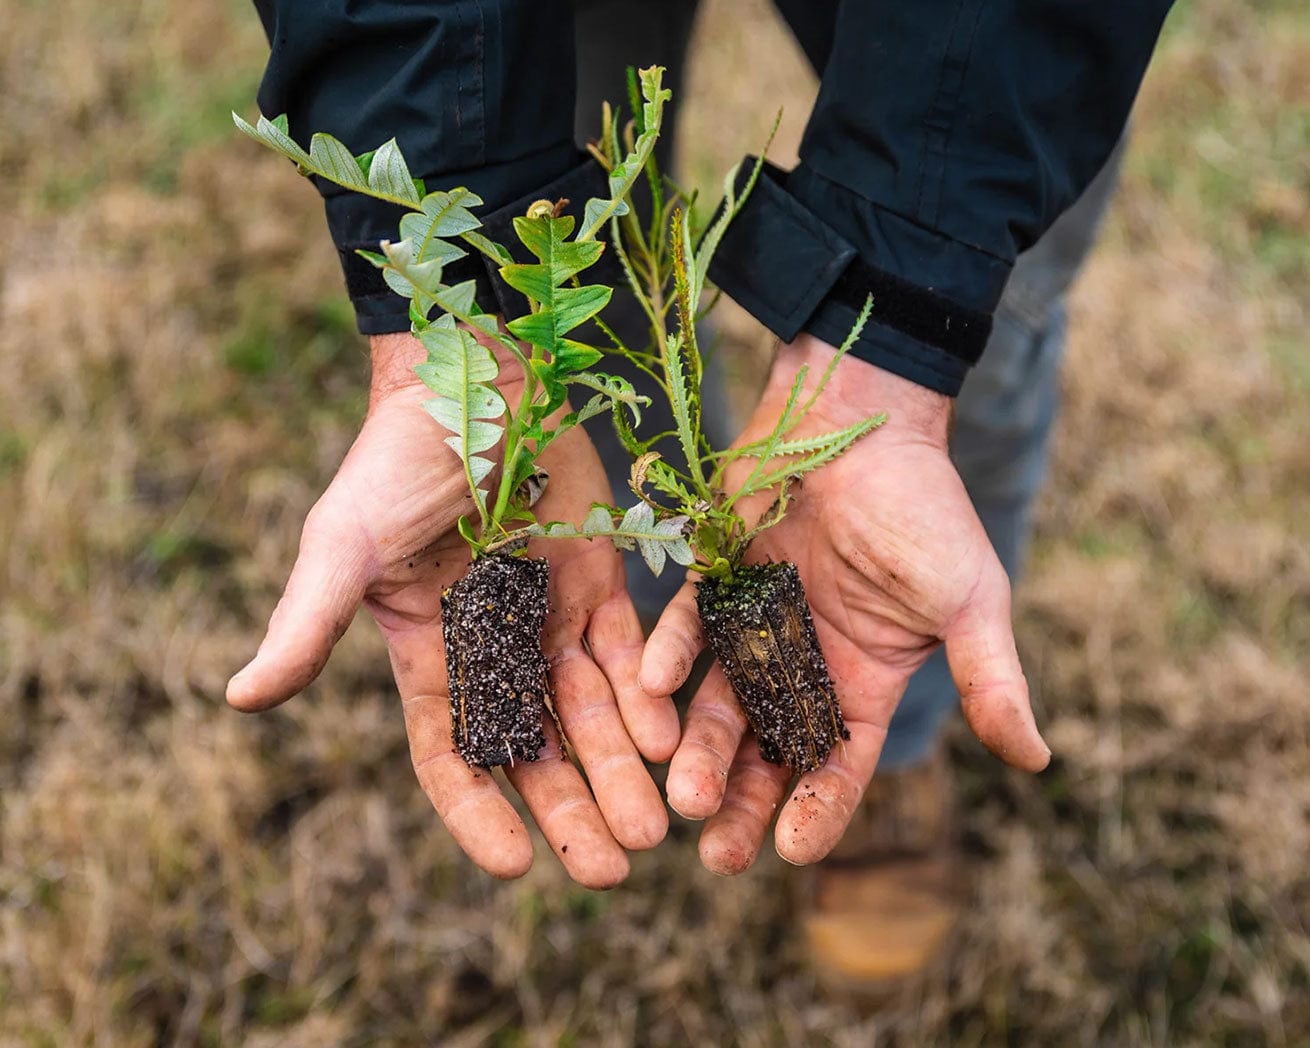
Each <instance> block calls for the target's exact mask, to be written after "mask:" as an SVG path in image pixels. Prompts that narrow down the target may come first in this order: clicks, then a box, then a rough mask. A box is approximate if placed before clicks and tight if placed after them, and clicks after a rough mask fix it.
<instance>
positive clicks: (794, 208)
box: [710, 158, 1010, 396]
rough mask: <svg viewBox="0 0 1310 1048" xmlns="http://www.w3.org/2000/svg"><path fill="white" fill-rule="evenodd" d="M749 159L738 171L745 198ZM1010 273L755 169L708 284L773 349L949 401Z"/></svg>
mask: <svg viewBox="0 0 1310 1048" xmlns="http://www.w3.org/2000/svg"><path fill="white" fill-rule="evenodd" d="M753 163H754V160H753V158H748V159H747V163H746V164H744V165H743V174H742V175H741V176H740V178H739V183H738V190H739V191H740V190H742V189H744V180H745V178H746V177H748V171H749V168H750V165H751V164H753ZM1009 271H1010V263H1009V262H1007V261H1006V260H1004V259H1000V258H997V257H995V256H993V255H990V254H988V253H986V252H984V251H981V250H979V249H977V248H974V247H971V246H969V245H967V244H962V243H960V242H959V241H956V240H953V239H951V238H950V237H946V236H943V235H942V234H941V233H938V232H937V231H935V230H930V229H927V228H925V227H923V226H920V225H917V224H915V223H913V222H910V221H909V220H907V219H905V218H903V217H901V216H899V215H896V214H894V213H892V212H889V211H887V210H886V209H884V208H881V207H879V206H878V205H877V204H875V203H873V202H872V201H869V200H865V199H864V198H862V197H859V196H857V195H856V194H854V193H852V192H850V191H849V190H846V189H844V188H843V187H841V186H838V185H836V184H835V183H832V182H828V181H827V180H825V179H823V178H822V177H821V176H818V175H816V174H815V173H813V172H812V171H809V170H808V169H806V168H805V167H804V165H801V167H798V168H797V169H796V171H794V172H791V173H790V174H788V173H786V172H783V171H780V170H779V169H778V168H776V167H774V166H773V165H771V164H766V165H765V166H764V168H763V170H762V171H761V175H760V179H759V181H758V182H757V183H756V185H755V188H754V190H753V191H752V193H751V195H750V197H749V198H748V200H747V202H746V205H745V207H744V208H743V209H742V212H741V214H740V215H738V216H737V218H736V219H735V220H734V221H733V223H732V224H731V225H730V226H729V227H728V231H727V234H726V235H725V236H724V238H723V242H722V244H721V245H720V247H719V250H718V251H717V252H716V254H715V257H714V261H713V262H712V263H711V265H710V278H711V279H712V280H713V281H714V283H715V284H717V285H718V286H719V287H720V288H722V289H723V291H724V292H726V293H727V294H728V295H729V296H731V297H732V298H733V299H735V300H736V301H737V303H738V304H739V305H741V306H742V307H743V308H745V309H746V310H747V311H748V312H750V313H751V314H752V315H754V316H755V317H756V318H757V319H758V320H759V321H760V322H761V323H763V324H764V325H765V326H766V327H767V328H769V330H771V331H772V332H773V333H774V334H775V335H777V336H778V337H779V338H780V339H782V340H783V341H784V342H790V341H792V340H793V339H794V338H795V337H796V336H797V335H798V334H800V332H801V331H808V332H810V333H811V334H813V335H815V336H817V337H818V338H821V339H823V340H824V341H825V342H828V343H831V344H832V345H840V344H841V343H842V342H843V341H845V339H846V337H847V335H848V334H849V333H850V330H851V328H852V326H853V325H854V323H855V320H856V317H857V316H858V315H859V311H860V309H861V308H862V307H863V305H864V302H865V300H866V298H867V297H868V296H870V295H872V297H873V309H872V312H871V314H870V317H869V321H868V323H866V324H865V326H864V330H863V331H862V332H861V333H860V336H859V338H858V339H857V340H856V341H855V343H854V344H853V345H852V347H851V354H852V355H853V356H855V357H857V358H859V359H861V360H865V361H868V362H869V363H871V364H875V365H877V366H878V367H881V368H884V369H885V370H887V371H890V372H892V373H894V374H897V375H900V376H902V377H904V378H908V379H910V380H911V381H913V382H917V383H919V384H920V385H923V386H927V387H928V388H929V389H932V390H935V391H936V392H939V393H944V394H947V395H948V396H955V395H956V394H957V393H959V391H960V386H961V385H962V384H963V382H964V377H965V375H966V374H967V373H968V370H969V368H970V367H971V366H972V365H973V364H974V363H976V362H977V360H978V357H979V356H980V355H981V353H982V350H983V347H984V346H985V344H986V341H987V336H988V335H989V334H990V331H991V314H992V312H993V311H994V310H995V308H996V304H997V302H998V300H999V299H1000V295H1001V291H1002V290H1003V288H1004V286H1005V281H1006V278H1007V277H1008V275H1009Z"/></svg>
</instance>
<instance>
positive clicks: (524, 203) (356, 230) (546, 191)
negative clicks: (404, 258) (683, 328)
mask: <svg viewBox="0 0 1310 1048" xmlns="http://www.w3.org/2000/svg"><path fill="white" fill-rule="evenodd" d="M584 156H585V154H583V153H580V152H579V151H578V150H577V149H575V148H574V147H572V146H570V147H569V149H568V152H567V155H566V156H565V157H564V159H565V161H566V163H565V164H564V165H563V167H564V170H563V174H561V175H559V177H556V178H554V179H552V180H551V181H550V182H547V183H546V184H545V185H541V183H540V181H539V180H538V181H536V182H532V181H526V184H525V180H524V179H522V178H517V179H514V180H513V182H512V183H511V184H513V185H514V189H513V193H512V194H508V193H506V192H505V191H504V189H503V186H504V185H505V184H506V183H505V180H504V179H503V178H502V179H497V180H496V181H497V182H498V184H499V186H500V187H502V188H501V189H500V191H499V192H496V191H491V192H489V191H488V190H487V188H486V183H487V182H488V181H489V179H488V174H491V175H493V176H494V175H495V174H496V172H494V171H490V172H489V171H486V170H484V171H480V172H478V173H477V174H476V175H473V174H469V175H468V176H464V175H461V174H460V173H454V174H444V175H438V176H435V177H434V178H431V179H425V182H427V184H428V185H429V187H433V186H434V184H438V185H443V186H444V185H455V184H458V183H459V182H460V181H461V179H463V184H465V185H467V187H468V188H469V189H472V190H473V191H474V192H475V193H477V194H478V195H479V196H482V197H483V199H485V200H502V201H503V200H506V199H508V200H509V203H507V204H503V205H502V206H500V207H497V208H496V209H495V210H494V211H486V210H485V209H483V210H481V211H480V213H479V216H478V217H479V218H481V220H482V227H481V229H480V230H479V231H480V232H481V233H483V234H484V235H485V236H487V237H488V238H490V239H491V240H494V241H496V242H497V243H500V244H503V245H504V246H505V247H506V248H508V249H509V251H510V253H511V254H512V255H514V257H515V259H516V260H517V261H523V262H531V261H533V260H532V259H531V258H530V257H528V256H527V255H526V253H525V252H524V250H523V248H522V247H521V245H519V243H518V238H517V237H516V236H515V235H514V226H513V220H514V218H515V217H517V216H519V215H523V214H526V213H527V210H528V207H529V206H530V205H531V204H532V203H533V202H534V201H536V200H542V199H546V200H559V199H567V200H568V204H567V206H566V207H565V208H564V213H565V214H570V215H573V216H574V217H575V218H577V219H578V220H579V221H580V220H581V218H582V212H583V210H584V209H585V208H586V205H587V201H588V200H589V199H590V198H592V197H603V196H606V195H607V193H608V181H607V178H606V175H605V171H604V169H603V168H602V167H601V166H600V165H599V164H598V163H596V162H595V161H594V160H589V159H588V160H583V159H582V158H583V157H584ZM538 162H539V163H540V160H539V161H538ZM552 167H554V168H555V169H556V170H559V165H558V164H557V163H551V164H549V165H546V170H549V169H550V168H552ZM535 170H536V171H537V172H538V175H540V172H541V170H542V167H541V166H538V167H536V168H535ZM324 205H325V208H326V211H327V219H328V228H329V230H330V231H331V233H332V240H333V242H334V243H335V244H336V248H337V255H338V257H339V258H340V261H341V270H342V273H343V274H344V276H345V280H346V291H347V293H348V294H349V295H350V302H351V305H352V306H354V308H355V322H356V325H357V326H358V328H359V330H360V332H361V333H362V334H365V335H382V334H388V333H390V332H394V331H408V330H409V303H408V301H406V300H405V299H404V298H401V297H400V296H399V295H397V294H396V293H395V292H393V291H392V290H391V289H390V288H389V287H387V284H386V281H385V280H384V279H383V277H382V272H381V270H379V269H377V268H375V267H374V266H373V264H372V263H371V262H369V261H367V260H366V259H363V258H360V257H359V255H357V254H356V253H355V252H356V251H357V250H359V249H361V248H362V249H364V250H365V251H376V250H377V249H378V244H379V243H381V242H382V241H383V240H395V239H396V238H397V237H398V236H399V231H398V230H399V225H400V219H401V216H403V215H404V214H405V213H406V209H404V208H401V207H398V206H396V205H394V204H388V203H386V202H384V201H381V200H374V199H373V198H371V197H366V196H363V195H361V194H358V193H351V192H348V191H342V192H339V193H331V194H330V195H327V196H326V197H325V200H324ZM611 267H612V268H611ZM499 268H500V267H499V266H498V265H497V264H496V263H495V262H493V261H492V260H491V259H489V258H487V257H486V256H485V255H483V254H482V253H481V252H478V251H475V250H473V249H472V248H470V249H468V254H467V255H466V256H465V257H464V258H461V259H458V260H456V261H454V262H452V263H450V264H449V265H447V266H446V267H445V280H446V283H450V284H454V283H459V282H461V281H464V280H476V281H477V282H478V296H477V300H478V303H479V305H481V306H482V307H483V308H484V309H487V310H488V311H497V312H500V313H502V314H508V315H516V314H517V313H522V312H523V311H525V310H526V308H527V303H526V300H525V299H523V297H522V296H521V295H519V293H518V292H517V291H514V290H513V289H512V288H510V287H509V286H508V285H507V284H505V282H504V281H502V280H501V279H500V274H499ZM592 272H593V273H595V274H596V276H597V278H598V279H601V278H603V279H605V280H606V281H607V282H610V283H614V282H616V281H621V280H622V273H621V272H620V271H619V269H618V265H617V262H616V261H615V260H613V259H611V258H610V257H609V253H606V254H605V255H602V256H601V261H600V262H598V263H597V265H596V267H595V269H593V270H592Z"/></svg>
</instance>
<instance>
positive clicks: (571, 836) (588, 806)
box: [505, 723, 630, 890]
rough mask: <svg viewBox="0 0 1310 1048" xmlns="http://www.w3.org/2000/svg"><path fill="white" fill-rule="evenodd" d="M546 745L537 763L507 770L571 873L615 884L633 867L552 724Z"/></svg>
mask: <svg viewBox="0 0 1310 1048" xmlns="http://www.w3.org/2000/svg"><path fill="white" fill-rule="evenodd" d="M546 738H547V744H546V748H545V749H544V750H542V751H541V755H540V756H539V757H538V758H537V760H535V761H519V762H518V763H516V764H514V765H511V766H510V767H507V768H506V769H505V774H506V776H507V777H508V778H509V781H510V782H511V783H512V784H513V785H514V788H515V789H516V790H518V791H519V793H520V795H522V797H523V800H524V801H525V802H526V803H527V805H528V810H529V811H531V812H532V817H533V818H534V819H536V820H537V825H538V826H540V827H541V832H542V834H543V835H544V836H545V838H546V841H547V842H548V843H549V844H550V846H551V848H552V849H554V852H555V854H556V855H557V856H558V857H559V860H560V862H562V863H563V864H564V868H565V869H566V870H567V871H568V874H569V876H570V877H572V878H573V879H574V880H575V881H577V882H578V883H579V884H581V885H582V886H583V887H586V888H595V889H598V890H600V889H605V888H613V887H614V886H615V885H616V884H619V883H621V882H622V881H623V879H624V878H625V877H627V875H628V871H629V869H630V867H629V865H628V856H627V853H625V852H624V850H623V849H622V848H620V847H619V845H618V843H617V842H616V841H615V840H614V837H613V835H612V834H611V833H610V831H609V828H608V826H606V824H605V819H604V818H603V817H602V816H601V813H600V809H599V808H597V807H596V802H595V801H594V800H593V799H592V796H591V793H590V792H589V791H588V789H587V784H586V783H585V782H584V781H583V779H582V776H581V775H580V774H579V773H578V769H577V768H575V767H574V766H573V765H572V763H570V762H569V761H567V760H564V759H563V758H562V757H561V754H560V749H559V734H558V732H556V731H555V728H554V725H551V724H549V723H548V724H547V725H546Z"/></svg>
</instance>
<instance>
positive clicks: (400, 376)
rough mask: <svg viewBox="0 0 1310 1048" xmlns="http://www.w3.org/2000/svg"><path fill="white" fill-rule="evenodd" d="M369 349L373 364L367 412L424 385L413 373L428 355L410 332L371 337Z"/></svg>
mask: <svg viewBox="0 0 1310 1048" xmlns="http://www.w3.org/2000/svg"><path fill="white" fill-rule="evenodd" d="M368 345H369V359H370V361H371V364H372V373H371V376H370V378H369V391H368V406H369V409H370V410H371V409H372V408H374V407H375V406H376V405H377V403H378V401H380V400H383V399H385V398H386V397H389V396H392V395H393V394H396V393H400V392H404V391H406V390H410V389H413V388H415V387H419V386H422V385H423V383H422V381H421V380H420V379H419V377H418V375H417V374H415V372H414V365H415V364H421V363H422V362H423V361H425V360H427V358H428V351H427V350H426V349H425V348H424V347H423V343H421V342H420V341H419V340H418V339H416V338H415V337H414V336H413V335H411V334H409V332H396V333H394V334H387V335H370V336H369V340H368Z"/></svg>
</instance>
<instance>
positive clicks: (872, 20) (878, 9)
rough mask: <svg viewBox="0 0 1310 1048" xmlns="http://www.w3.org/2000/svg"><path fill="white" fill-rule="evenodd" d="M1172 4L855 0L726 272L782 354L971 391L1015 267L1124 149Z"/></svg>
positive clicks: (722, 261)
mask: <svg viewBox="0 0 1310 1048" xmlns="http://www.w3.org/2000/svg"><path fill="white" fill-rule="evenodd" d="M1167 9H1168V3H1167V2H1165V0H1155V2H1138V0H1131V2H1130V0H1119V2H1114V3H1105V4H1099V5H1098V4H1087V3H1083V2H1079V0H1068V2H1063V0H998V2H991V0H966V2H963V3H956V2H955V0H925V2H923V3H915V4H897V3H894V2H891V0H860V2H855V0H846V2H844V3H842V4H841V7H840V11H839V14H838V16H837V23H836V35H835V39H834V44H833V49H832V53H831V54H830V55H829V57H828V60H827V64H826V68H825V71H824V76H823V82H822V86H821V89H820V94H819V100H818V102H817V104H816V106H815V110H814V113H813V115H812V117H811V120H810V123H809V126H808V128H807V131H806V136H805V141H804V143H803V145H802V148H801V160H802V162H801V164H800V165H799V166H798V167H797V169H796V170H795V171H793V172H791V173H789V174H787V173H782V172H773V173H772V175H771V176H768V177H766V178H764V179H762V180H761V182H760V184H759V186H757V188H756V191H755V195H754V197H753V198H752V200H751V201H750V202H749V203H748V204H747V206H746V209H745V211H744V212H743V213H742V215H741V217H740V218H739V220H738V222H737V223H736V224H735V226H734V228H733V229H731V230H730V231H729V233H728V236H727V237H726V238H725V240H724V243H723V247H722V249H721V251H720V253H719V257H718V258H717V259H716V263H715V266H714V267H713V269H712V275H713V277H714V279H715V280H716V281H717V282H718V283H719V284H720V285H721V286H722V287H723V288H724V290H725V291H727V292H728V293H729V294H730V295H732V296H733V297H734V298H736V299H737V300H738V301H739V302H741V303H742V304H743V305H744V306H746V308H747V309H749V310H750V311H751V312H752V313H754V314H755V315H756V316H757V317H758V318H759V319H761V320H762V321H763V322H764V323H765V324H766V325H768V326H769V327H770V328H771V329H772V330H773V331H774V332H775V333H776V334H778V335H779V337H780V338H782V339H783V340H784V341H790V340H792V339H794V338H795V337H796V335H797V334H798V333H799V332H801V331H809V332H811V333H813V334H816V335H818V336H819V337H821V338H822V339H824V340H825V341H828V342H831V343H838V342H840V341H841V340H842V339H843V337H844V336H845V334H846V331H847V330H848V329H849V327H850V325H851V323H852V321H853V320H854V318H855V316H856V315H857V314H858V312H859V309H860V307H861V304H862V302H863V299H864V298H865V297H866V296H867V295H868V294H872V295H873V298H874V309H873V315H872V318H871V320H870V322H869V323H868V325H866V327H865V330H864V332H863V333H862V335H861V337H860V338H859V340H858V341H857V342H856V344H855V346H854V348H853V351H852V352H853V355H854V356H856V357H859V358H862V359H865V360H868V361H871V362H873V363H876V364H878V365H879V366H880V367H883V368H885V369H887V370H889V371H893V372H895V373H896V374H898V375H901V376H903V377H906V378H910V379H912V380H914V381H916V382H918V383H920V384H922V385H926V386H928V387H929V388H931V389H934V390H936V391H938V392H941V393H945V394H948V395H953V394H954V393H956V392H958V390H959V387H960V385H961V383H962V382H963V380H964V376H965V375H966V373H967V372H968V369H969V368H970V367H971V366H972V365H973V364H974V363H976V361H977V359H978V357H979V355H980V354H981V352H982V350H983V347H984V346H985V344H986V341H987V337H988V335H989V333H990V325H991V314H992V312H993V311H994V309H995V307H996V304H997V301H998V299H999V298H1000V295H1001V291H1002V289H1003V288H1004V286H1005V282H1006V280H1007V278H1008V275H1009V272H1010V268H1011V266H1012V264H1013V262H1014V259H1015V257H1016V255H1017V253H1018V252H1020V251H1022V250H1024V249H1026V248H1027V247H1029V246H1030V245H1031V244H1032V243H1033V242H1034V241H1035V240H1036V239H1037V238H1038V237H1039V236H1041V234H1042V233H1043V232H1044V231H1045V230H1046V229H1047V228H1048V227H1049V226H1050V225H1051V223H1052V222H1054V221H1055V219H1056V218H1057V217H1058V216H1059V215H1060V213H1061V212H1063V211H1064V210H1065V209H1066V208H1068V207H1069V206H1070V205H1071V204H1072V203H1073V202H1074V201H1075V200H1076V199H1077V198H1078V196H1079V194H1081V193H1082V192H1083V190H1084V189H1085V188H1086V186H1087V185H1088V184H1089V183H1090V182H1091V180H1092V179H1093V178H1094V177H1095V175H1096V173H1097V172H1098V171H1099V170H1100V169H1101V167H1102V165H1103V164H1104V162H1105V160H1106V158H1107V157H1108V156H1109V155H1110V153H1111V151H1112V150H1113V148H1114V145H1115V143H1116V142H1117V140H1118V139H1119V136H1120V134H1121V133H1122V129H1123V126H1124V122H1125V121H1126V119H1127V115H1128V111H1129V108H1130V107H1131V104H1132V100H1133V98H1134V96H1135V95H1136V92H1137V88H1138V86H1139V84H1140V82H1141V78H1142V75H1143V73H1144V71H1145V68H1146V64H1147V61H1148V59H1149V57H1150V54H1151V51H1152V49H1153V46H1154V43H1155V39H1156V36H1157V34H1158V32H1159V28H1160V25H1161V23H1162V21H1163V18H1164V14H1165V12H1166V11H1167Z"/></svg>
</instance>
